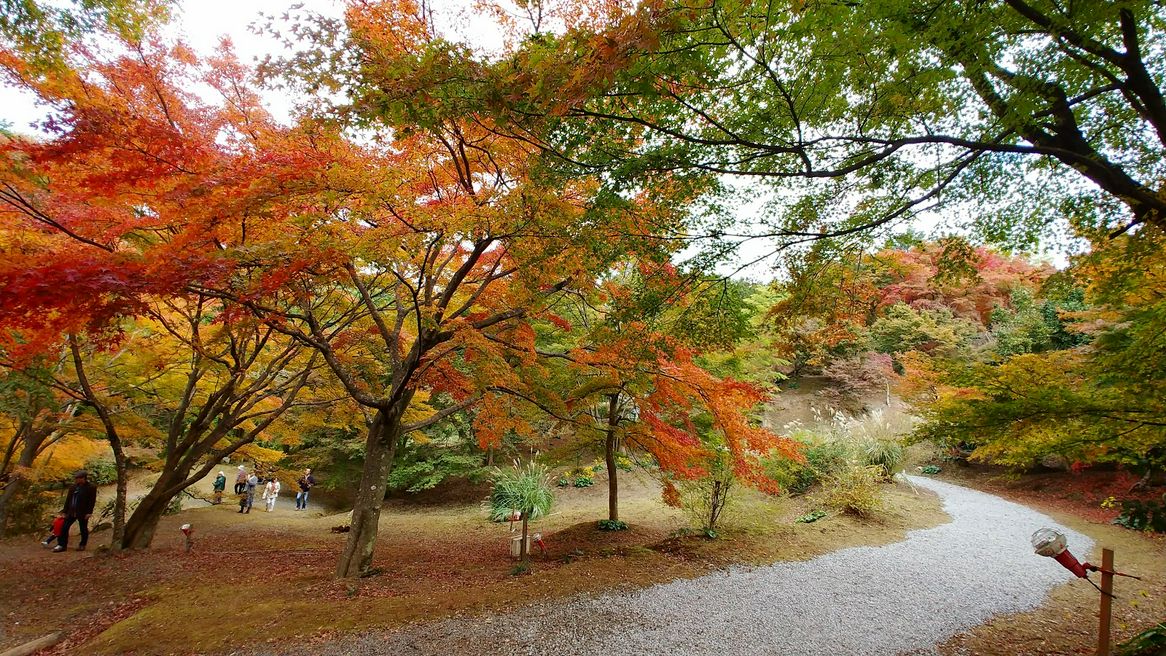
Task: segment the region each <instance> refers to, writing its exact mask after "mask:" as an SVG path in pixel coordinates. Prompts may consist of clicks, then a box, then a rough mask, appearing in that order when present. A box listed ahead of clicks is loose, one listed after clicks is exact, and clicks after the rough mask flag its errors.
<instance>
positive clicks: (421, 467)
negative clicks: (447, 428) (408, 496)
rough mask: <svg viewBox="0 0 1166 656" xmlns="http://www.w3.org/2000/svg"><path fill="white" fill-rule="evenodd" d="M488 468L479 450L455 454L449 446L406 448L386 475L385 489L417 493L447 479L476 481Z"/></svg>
mask: <svg viewBox="0 0 1166 656" xmlns="http://www.w3.org/2000/svg"><path fill="white" fill-rule="evenodd" d="M487 473H488V470H487V469H486V467H485V466H484V465H483V464H482V455H481V454H480V453H458V452H456V451H452V450H449V449H440V448H433V449H426V448H415V449H410V450H409V453H408V454H406V455H405V457H403V458H402V459H401V461H400V462H398V463H397V464H396V465H394V466H393V471H392V473H391V474H389V481H388V483H389V488H390V489H393V490H405V491H406V492H421V491H422V490H428V489H430V488H433V487H435V486H437V485H438V484H439V483H441V482H442V481H444V480H445V479H447V478H465V479H469V480H470V481H473V482H475V483H476V482H478V481H480V480H482V479H483V478H485V476H486V474H487Z"/></svg>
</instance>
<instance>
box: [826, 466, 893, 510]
mask: <svg viewBox="0 0 1166 656" xmlns="http://www.w3.org/2000/svg"><path fill="white" fill-rule="evenodd" d="M881 475H882V472H881V470H880V468H879V467H872V466H866V467H860V466H854V467H849V468H847V469H846V470H845V471H843V472H841V473H839V474H838V475H836V476H834V477H832V478H831V479H830V484H829V485H828V486H827V487H826V489H825V490H824V492H823V495H822V502H823V503H824V504H826V505H827V506H828V507H830V508H833V509H834V510H836V511H838V512H844V513H849V514H851V515H856V516H858V517H869V516H870V515H872V514H874V513H875V512H877V511H879V510H881V509H882V507H883V502H882V489H881V488H880V486H879V480H880V477H881Z"/></svg>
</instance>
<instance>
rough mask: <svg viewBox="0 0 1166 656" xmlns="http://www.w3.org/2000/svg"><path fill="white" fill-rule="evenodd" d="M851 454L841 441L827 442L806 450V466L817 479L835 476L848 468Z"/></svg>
mask: <svg viewBox="0 0 1166 656" xmlns="http://www.w3.org/2000/svg"><path fill="white" fill-rule="evenodd" d="M851 452H852V451H851V448H850V445H849V444H847V443H846V442H844V441H843V440H827V441H824V442H820V443H818V444H815V445H813V446H811V447H810V448H809V449H806V464H808V465H809V467H810V468H811V469H813V470H814V472H815V473H816V474H817V477H818V478H827V477H830V476H835V475H837V474H839V473H841V472H843V471H846V470H847V469H848V468H850V458H851Z"/></svg>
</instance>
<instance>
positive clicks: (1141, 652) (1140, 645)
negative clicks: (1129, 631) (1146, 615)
mask: <svg viewBox="0 0 1166 656" xmlns="http://www.w3.org/2000/svg"><path fill="white" fill-rule="evenodd" d="M1114 654H1116V656H1161V655H1162V654H1166V622H1160V623H1158V624H1157V625H1155V626H1153V627H1150V628H1149V629H1147V630H1145V631H1142V632H1141V633H1139V634H1138V635H1136V636H1134V637H1132V638H1130V639H1129V640H1127V641H1125V642H1123V643H1122V644H1120V645H1118V646H1117V650H1116V651H1115V652H1114Z"/></svg>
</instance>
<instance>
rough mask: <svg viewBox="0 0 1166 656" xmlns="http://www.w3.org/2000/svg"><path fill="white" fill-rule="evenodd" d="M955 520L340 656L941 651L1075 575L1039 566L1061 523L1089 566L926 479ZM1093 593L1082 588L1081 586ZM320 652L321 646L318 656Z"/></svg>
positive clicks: (1032, 519)
mask: <svg viewBox="0 0 1166 656" xmlns="http://www.w3.org/2000/svg"><path fill="white" fill-rule="evenodd" d="M909 478H910V481H911V482H912V483H913V484H915V485H916V486H918V487H921V488H926V489H929V490H933V491H935V492H936V493H937V494H939V496H940V497H941V498H942V499H943V507H944V510H946V511H947V512H948V514H949V515H951V518H952V521H951V522H950V523H948V524H944V525H942V526H938V527H936V528H930V529H924V530H918V531H913V532H911V533H910V534H908V536H907V539H906V540H905V541H903V542H899V543H896V544H890V545H886V546H882V547H856V548H851V549H843V550H841V551H836V552H834V553H830V554H827V555H825V556H821V557H819V558H814V559H813V560H809V561H805V562H794V563H779V564H776V565H772V566H768V567H756V568H736V569H731V570H728V571H726V572H723V573H718V574H711V575H708V576H704V577H701V578H698V579H693V580H682V581H675V582H672V583H668V584H664V585H657V586H653V587H650V588H646V589H644V590H641V591H638V592H634V593H615V594H605V595H600V596H580V597H576V598H573V599H571V600H568V601H564V602H559V603H552V604H544V605H541V606H532V607H528V608H523V609H521V610H519V611H516V612H514V613H510V614H503V615H494V616H490V617H474V618H455V619H451V620H445V621H439V622H432V623H428V624H422V625H417V626H414V627H410V628H408V629H406V630H404V631H401V632H397V633H383V632H373V633H367V634H363V635H358V636H352V637H348V638H344V639H342V640H340V641H337V642H334V643H331V644H329V645H327V646H325V647H324V648H323V649H321V650H320V651H318V652H316V653H319V654H321V655H331V654H346V655H347V654H455V653H458V654H465V653H474V654H477V653H489V654H556V655H563V654H718V655H732V654H742V655H744V654H749V655H751V656H752V655H755V654H789V655H805V656H811V655H818V654H822V655H830V656H837V655H843V654H861V655H863V656H876V655H880V654H900V653H904V652H912V653H920V652H922V653H931V652H933V648H934V646H935V645H936V644H938V643H940V642H943V641H944V640H945V639H947V638H948V637H950V636H952V635H954V634H956V633H959V632H962V631H965V630H967V629H969V628H971V627H974V626H976V625H978V624H981V623H983V622H984V621H986V620H987V619H988V618H990V617H992V616H993V615H997V614H1000V613H1011V612H1016V611H1022V610H1026V609H1029V608H1033V607H1035V606H1037V605H1039V604H1040V603H1041V602H1042V601H1043V600H1044V598H1045V595H1046V593H1047V592H1048V591H1049V589H1050V588H1052V587H1054V586H1056V585H1058V584H1061V583H1065V582H1068V581H1070V580H1071V579H1072V577H1071V575H1070V574H1069V573H1068V572H1066V571H1065V570H1064V569H1062V568H1061V567H1060V566H1059V565H1058V564H1057V563H1056V562H1054V561H1053V560H1052V559H1050V558H1042V557H1040V556H1036V555H1034V554H1033V552H1032V548H1031V547H1030V545H1029V541H1028V540H1029V536H1030V535H1031V534H1032V532H1033V531H1035V530H1036V529H1038V528H1040V527H1042V526H1053V527H1057V528H1058V529H1059V530H1061V531H1063V532H1064V533H1065V534H1066V535H1067V536H1068V538H1069V545H1070V549H1071V550H1073V552H1074V553H1075V554H1076V555H1077V556H1078V557H1081V558H1082V559H1084V557H1085V556H1086V555H1088V553H1089V551H1090V549H1091V547H1092V545H1093V542H1092V540H1090V539H1089V538H1088V537H1086V536H1084V535H1082V534H1080V533H1077V532H1075V531H1072V530H1069V529H1066V528H1064V527H1060V526H1058V525H1057V524H1056V522H1054V521H1053V520H1051V519H1050V518H1048V517H1046V516H1044V515H1042V514H1040V513H1038V512H1036V511H1034V510H1031V509H1029V508H1026V507H1024V506H1021V505H1018V504H1015V503H1011V502H1008V501H1005V500H1003V499H1000V498H999V497H995V496H992V495H989V494H985V493H982V492H977V491H974V490H969V489H967V488H963V487H960V486H957V485H952V484H950V483H943V482H940V481H936V480H933V479H929V478H921V477H909ZM1083 585H1084V584H1083ZM313 651H315V650H313Z"/></svg>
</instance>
